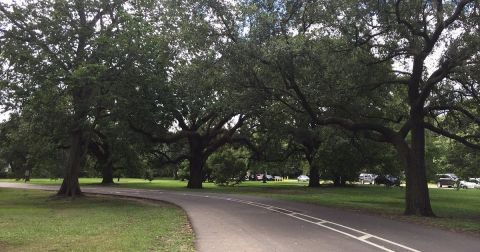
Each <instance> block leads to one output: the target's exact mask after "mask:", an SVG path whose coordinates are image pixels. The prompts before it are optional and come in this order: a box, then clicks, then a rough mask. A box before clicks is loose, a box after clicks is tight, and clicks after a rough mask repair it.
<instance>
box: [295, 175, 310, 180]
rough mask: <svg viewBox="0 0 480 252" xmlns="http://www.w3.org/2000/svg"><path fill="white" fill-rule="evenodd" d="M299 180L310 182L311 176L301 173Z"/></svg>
mask: <svg viewBox="0 0 480 252" xmlns="http://www.w3.org/2000/svg"><path fill="white" fill-rule="evenodd" d="M297 180H298V182H308V181H309V180H310V178H309V177H308V176H307V175H300V176H298V177H297Z"/></svg>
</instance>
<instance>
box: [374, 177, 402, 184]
mask: <svg viewBox="0 0 480 252" xmlns="http://www.w3.org/2000/svg"><path fill="white" fill-rule="evenodd" d="M374 182H375V184H377V185H386V186H400V179H399V178H398V177H395V176H392V175H389V174H387V175H378V176H377V177H376V178H375V180H374Z"/></svg>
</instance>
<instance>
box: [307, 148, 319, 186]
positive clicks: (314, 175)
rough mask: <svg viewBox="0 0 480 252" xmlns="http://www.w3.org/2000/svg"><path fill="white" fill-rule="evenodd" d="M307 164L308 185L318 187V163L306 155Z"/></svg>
mask: <svg viewBox="0 0 480 252" xmlns="http://www.w3.org/2000/svg"><path fill="white" fill-rule="evenodd" d="M307 161H308V165H309V166H310V171H309V177H310V180H309V181H308V187H319V186H320V174H319V172H318V170H319V169H318V165H317V164H316V163H315V160H313V158H312V157H310V156H309V155H307Z"/></svg>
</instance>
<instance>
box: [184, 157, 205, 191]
mask: <svg viewBox="0 0 480 252" xmlns="http://www.w3.org/2000/svg"><path fill="white" fill-rule="evenodd" d="M189 168H190V179H189V180H188V184H187V187H188V188H192V189H201V188H202V183H203V158H202V157H201V156H198V157H192V158H191V159H190V164H189Z"/></svg>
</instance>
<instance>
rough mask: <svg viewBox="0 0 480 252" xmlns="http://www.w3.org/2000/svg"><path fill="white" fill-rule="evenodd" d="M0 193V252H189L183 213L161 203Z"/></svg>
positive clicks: (10, 191)
mask: <svg viewBox="0 0 480 252" xmlns="http://www.w3.org/2000/svg"><path fill="white" fill-rule="evenodd" d="M52 195H53V193H52V192H43V191H33V190H20V189H3V188H0V251H194V250H195V249H194V245H193V233H192V231H191V229H190V228H189V225H188V220H187V217H186V215H185V213H184V212H183V211H182V210H181V209H179V208H178V207H176V206H173V205H170V204H166V203H152V202H148V201H141V202H140V201H133V200H124V199H118V198H111V197H94V196H87V197H80V198H76V199H75V200H73V201H72V200H69V199H58V198H55V197H52Z"/></svg>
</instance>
